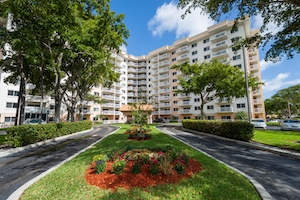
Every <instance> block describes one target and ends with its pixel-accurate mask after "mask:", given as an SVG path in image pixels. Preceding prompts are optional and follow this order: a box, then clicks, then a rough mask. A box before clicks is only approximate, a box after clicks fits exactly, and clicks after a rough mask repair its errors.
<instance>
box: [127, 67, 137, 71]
mask: <svg viewBox="0 0 300 200" xmlns="http://www.w3.org/2000/svg"><path fill="white" fill-rule="evenodd" d="M127 72H136V69H134V68H132V67H128V69H127Z"/></svg>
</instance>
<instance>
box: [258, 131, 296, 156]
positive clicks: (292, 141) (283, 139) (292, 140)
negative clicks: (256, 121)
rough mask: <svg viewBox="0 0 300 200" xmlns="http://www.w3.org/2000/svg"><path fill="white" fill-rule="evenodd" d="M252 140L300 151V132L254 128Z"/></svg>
mask: <svg viewBox="0 0 300 200" xmlns="http://www.w3.org/2000/svg"><path fill="white" fill-rule="evenodd" d="M252 141H254V142H258V143H262V144H266V145H270V146H274V147H278V148H282V149H288V150H293V151H297V152H300V132H296V131H277V130H255V134H254V137H253V138H252Z"/></svg>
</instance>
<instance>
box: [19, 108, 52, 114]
mask: <svg viewBox="0 0 300 200" xmlns="http://www.w3.org/2000/svg"><path fill="white" fill-rule="evenodd" d="M48 112H49V109H48V108H43V110H42V113H44V114H45V113H48ZM25 113H41V108H40V107H34V106H25Z"/></svg>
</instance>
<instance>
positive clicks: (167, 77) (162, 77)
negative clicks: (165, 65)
mask: <svg viewBox="0 0 300 200" xmlns="http://www.w3.org/2000/svg"><path fill="white" fill-rule="evenodd" d="M169 78H170V75H169V74H164V75H161V76H159V79H169Z"/></svg>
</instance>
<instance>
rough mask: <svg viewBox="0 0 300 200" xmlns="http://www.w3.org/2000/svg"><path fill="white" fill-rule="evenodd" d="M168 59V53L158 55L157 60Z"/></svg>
mask: <svg viewBox="0 0 300 200" xmlns="http://www.w3.org/2000/svg"><path fill="white" fill-rule="evenodd" d="M169 57H170V55H169V54H168V53H165V54H162V55H160V56H159V59H160V60H163V59H166V58H169Z"/></svg>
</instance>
